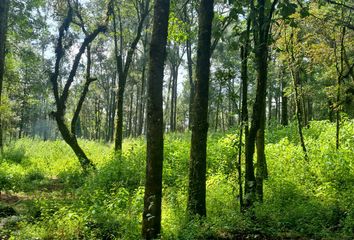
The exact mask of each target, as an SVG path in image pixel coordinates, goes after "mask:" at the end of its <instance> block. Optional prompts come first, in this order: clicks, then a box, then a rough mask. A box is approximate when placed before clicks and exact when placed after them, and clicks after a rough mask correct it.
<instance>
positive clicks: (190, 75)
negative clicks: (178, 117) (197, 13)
mask: <svg viewBox="0 0 354 240" xmlns="http://www.w3.org/2000/svg"><path fill="white" fill-rule="evenodd" d="M184 15H185V18H186V22H187V24H188V26H190V24H192V23H191V20H190V18H189V16H188V8H187V5H186V6H185V8H184ZM188 33H189V36H188V37H187V40H186V52H187V67H188V80H189V87H190V89H189V107H188V129H189V130H192V124H193V119H192V118H193V114H192V107H193V100H194V93H195V90H194V89H195V86H194V80H193V60H192V43H191V29H190V27H189V29H188Z"/></svg>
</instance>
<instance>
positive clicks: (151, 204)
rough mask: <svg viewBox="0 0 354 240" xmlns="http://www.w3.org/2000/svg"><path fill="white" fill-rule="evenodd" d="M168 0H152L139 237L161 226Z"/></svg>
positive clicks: (152, 235) (155, 232) (153, 235)
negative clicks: (143, 185) (144, 157)
mask: <svg viewBox="0 0 354 240" xmlns="http://www.w3.org/2000/svg"><path fill="white" fill-rule="evenodd" d="M169 10H170V0H156V1H155V6H154V20H153V21H154V23H153V30H152V39H151V43H150V60H149V72H148V83H147V84H148V85H147V86H148V98H147V101H148V102H147V135H146V139H147V151H146V153H147V156H146V180H145V194H144V212H143V223H142V237H143V238H144V239H156V238H158V236H159V234H160V230H161V197H162V163H163V132H164V131H163V109H162V100H163V99H162V88H163V74H164V60H165V58H166V44H167V34H168V31H167V30H168V18H169Z"/></svg>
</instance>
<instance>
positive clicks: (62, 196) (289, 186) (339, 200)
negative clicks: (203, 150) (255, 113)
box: [0, 120, 354, 239]
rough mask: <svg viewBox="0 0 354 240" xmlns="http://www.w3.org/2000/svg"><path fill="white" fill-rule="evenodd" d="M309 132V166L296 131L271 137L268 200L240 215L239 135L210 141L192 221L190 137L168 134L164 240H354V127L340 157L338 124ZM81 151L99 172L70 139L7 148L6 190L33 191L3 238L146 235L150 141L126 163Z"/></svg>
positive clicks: (128, 151)
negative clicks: (201, 197) (79, 154)
mask: <svg viewBox="0 0 354 240" xmlns="http://www.w3.org/2000/svg"><path fill="white" fill-rule="evenodd" d="M304 134H305V141H306V143H307V145H308V149H309V159H310V161H309V162H305V161H304V160H303V157H302V150H301V146H300V145H299V141H298V139H297V132H296V125H294V124H292V123H291V124H290V126H289V127H272V128H271V129H269V130H268V131H267V133H266V136H267V138H266V142H267V145H266V156H267V160H268V168H269V172H270V177H269V180H267V181H266V182H265V188H264V191H265V199H264V203H263V204H257V205H256V206H255V208H254V209H253V212H254V216H252V214H248V213H246V214H241V213H240V212H239V200H238V182H237V173H236V169H235V164H236V160H237V158H236V157H237V153H238V148H237V146H238V144H237V142H238V136H237V135H236V134H234V133H230V134H226V135H225V134H221V133H214V134H211V135H209V139H208V177H207V211H208V212H207V218H205V219H199V218H195V219H189V220H188V219H187V215H186V202H187V187H188V177H187V176H188V174H187V173H188V166H189V163H188V159H189V157H188V156H189V147H190V145H189V144H190V143H189V140H190V134H177V133H176V134H168V135H167V136H166V137H165V162H164V178H163V187H164V189H163V199H162V228H163V231H162V238H164V239H213V238H217V237H220V238H221V237H224V238H225V237H229V238H237V237H239V238H241V237H254V236H255V235H257V234H258V235H262V236H267V237H268V238H270V239H272V238H290V239H294V238H301V239H307V238H312V239H350V238H351V236H353V234H354V232H353V229H354V211H353V209H354V198H353V196H354V190H353V188H352V186H353V184H354V165H353V160H352V155H353V146H354V138H353V136H354V122H353V121H352V120H345V121H344V122H343V123H342V128H341V133H340V136H341V148H340V149H339V150H338V151H336V150H335V125H334V124H332V123H330V122H327V121H313V122H311V123H310V127H309V128H308V129H304ZM81 144H82V145H83V148H84V149H85V150H87V152H88V155H89V157H90V158H91V159H93V160H94V162H95V163H96V164H97V166H98V170H97V172H95V173H91V174H89V175H82V173H81V169H80V166H78V164H77V161H76V158H75V156H74V155H73V154H72V152H71V151H70V149H69V148H68V147H66V145H65V144H64V143H63V142H61V141H47V142H42V141H39V140H29V139H23V140H20V141H18V142H16V143H14V144H13V145H12V146H9V148H6V149H5V154H4V156H7V157H6V158H5V157H4V156H3V158H2V160H1V166H0V183H1V189H2V191H8V192H12V193H18V194H19V193H20V192H22V191H24V193H21V194H22V195H23V194H24V195H25V196H26V198H27V200H26V201H23V202H21V201H20V202H19V203H14V204H12V206H13V207H14V209H15V210H16V211H17V212H19V213H20V214H21V215H20V216H21V217H20V220H18V221H17V220H16V222H14V223H13V224H12V225H11V227H10V226H9V227H8V228H6V229H5V230H4V231H3V233H4V234H6V235H7V236H10V239H139V238H140V224H141V212H142V209H143V196H144V172H145V157H146V153H145V147H146V146H145V141H144V140H143V139H142V138H138V139H127V140H126V141H125V142H124V145H123V153H122V156H121V157H119V156H116V155H114V154H113V151H112V148H111V146H107V145H105V144H98V143H95V142H91V141H82V142H81ZM18 149H21V150H20V152H22V153H23V154H22V155H21V154H18V155H19V156H22V157H9V156H13V155H17V153H16V152H17V151H19V150H18ZM11 151H13V153H12V155H11V154H10V152H11ZM13 159H21V160H18V161H17V160H16V161H14V160H13ZM10 205H11V204H10Z"/></svg>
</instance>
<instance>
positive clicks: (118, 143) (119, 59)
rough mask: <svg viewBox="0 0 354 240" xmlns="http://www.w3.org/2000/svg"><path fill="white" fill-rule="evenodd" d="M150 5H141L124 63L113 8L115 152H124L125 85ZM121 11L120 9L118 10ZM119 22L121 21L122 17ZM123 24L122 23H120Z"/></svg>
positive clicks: (146, 0) (148, 0)
mask: <svg viewBox="0 0 354 240" xmlns="http://www.w3.org/2000/svg"><path fill="white" fill-rule="evenodd" d="M149 5H150V0H145V2H143V3H142V4H141V5H139V6H140V7H141V9H139V11H138V12H139V13H138V15H139V16H138V18H139V24H138V27H137V31H136V35H135V38H134V40H133V41H132V42H131V43H130V46H129V49H128V52H127V56H126V58H125V61H124V62H123V53H122V52H123V47H122V45H123V43H122V42H123V40H122V38H123V29H122V27H121V25H120V54H118V37H117V26H116V19H115V18H116V17H115V13H114V8H113V11H112V13H113V28H114V48H115V58H116V65H117V71H118V95H117V125H116V139H115V145H114V150H115V151H121V150H122V141H123V101H124V92H125V85H126V81H127V77H128V71H129V69H130V65H131V63H132V60H133V54H134V52H135V49H136V47H137V45H138V43H139V40H140V38H141V33H142V31H143V27H144V22H145V19H146V18H147V15H148V14H149ZM118 9H119V8H118ZM118 17H119V20H121V19H120V16H118ZM120 23H121V21H120Z"/></svg>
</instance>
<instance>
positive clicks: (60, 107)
mask: <svg viewBox="0 0 354 240" xmlns="http://www.w3.org/2000/svg"><path fill="white" fill-rule="evenodd" d="M111 4H112V0H111V1H110V2H109V3H108V5H111ZM68 7H69V10H68V13H67V16H66V17H65V19H64V21H63V23H62V25H61V26H60V28H59V36H58V39H57V44H56V48H55V53H56V59H55V66H54V72H53V73H52V74H51V77H50V81H51V83H52V89H53V94H54V99H55V104H56V112H52V115H53V117H54V118H55V119H56V121H57V124H58V128H59V131H60V133H61V135H62V137H63V139H64V141H65V142H66V143H67V144H68V145H69V146H70V147H71V148H72V150H73V151H74V152H75V154H76V156H77V158H78V159H79V162H80V164H81V167H82V168H83V170H84V171H85V172H87V171H88V170H89V169H92V168H94V165H93V163H92V162H91V161H90V159H89V158H88V157H87V156H86V155H85V153H84V151H83V150H82V149H81V147H80V146H79V144H78V142H77V139H76V132H75V126H76V122H77V119H78V117H79V113H80V111H81V107H82V104H83V102H84V100H85V98H86V94H87V92H88V88H89V85H90V83H91V82H93V81H94V80H96V79H94V78H91V77H90V69H91V58H90V47H89V45H90V44H91V42H92V41H93V40H94V39H95V38H96V37H97V36H98V35H99V34H100V33H102V32H105V31H106V29H107V24H108V21H109V15H110V13H109V12H110V11H107V15H106V19H105V24H104V25H100V26H98V27H97V28H96V29H94V30H93V31H92V32H91V33H88V32H87V31H86V29H85V27H84V24H83V22H81V23H78V24H79V25H80V27H81V29H82V31H83V32H84V33H85V38H84V40H83V42H82V43H81V46H80V47H79V51H78V53H77V54H76V55H75V58H74V63H73V65H72V67H71V70H70V73H69V77H68V79H67V80H66V82H65V85H64V87H63V90H62V91H61V93H60V92H59V86H58V78H59V69H60V65H61V61H62V58H63V57H64V53H65V49H64V46H63V41H64V35H65V31H68V29H69V27H70V24H71V22H72V20H73V15H74V12H73V11H74V10H73V8H72V7H71V6H70V5H69V6H68ZM77 14H79V13H77ZM78 16H79V15H78ZM79 19H80V20H82V18H80V17H79ZM86 49H87V58H88V59H87V72H86V83H85V86H84V89H83V91H82V93H81V96H80V99H79V102H78V104H77V106H76V109H75V112H74V116H73V118H72V121H71V131H70V130H69V127H68V126H67V125H66V123H65V111H66V103H67V99H68V97H69V92H70V91H69V90H70V87H71V85H72V83H73V81H74V78H75V76H76V72H77V69H78V67H79V63H80V60H81V57H82V55H83V54H84V53H85V50H86Z"/></svg>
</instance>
